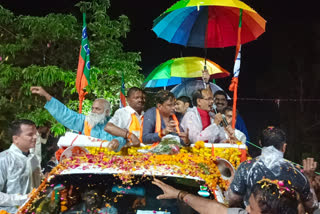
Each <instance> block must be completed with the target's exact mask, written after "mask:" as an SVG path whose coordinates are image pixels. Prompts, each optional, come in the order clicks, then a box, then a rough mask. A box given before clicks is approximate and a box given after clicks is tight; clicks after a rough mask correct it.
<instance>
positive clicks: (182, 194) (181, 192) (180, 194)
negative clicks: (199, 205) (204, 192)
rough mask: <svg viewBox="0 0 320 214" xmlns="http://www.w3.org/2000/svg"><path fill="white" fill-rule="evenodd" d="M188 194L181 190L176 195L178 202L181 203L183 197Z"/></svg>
mask: <svg viewBox="0 0 320 214" xmlns="http://www.w3.org/2000/svg"><path fill="white" fill-rule="evenodd" d="M188 194H189V193H188V192H186V191H183V190H180V192H179V193H178V199H179V200H180V201H183V199H184V197H186V195H188Z"/></svg>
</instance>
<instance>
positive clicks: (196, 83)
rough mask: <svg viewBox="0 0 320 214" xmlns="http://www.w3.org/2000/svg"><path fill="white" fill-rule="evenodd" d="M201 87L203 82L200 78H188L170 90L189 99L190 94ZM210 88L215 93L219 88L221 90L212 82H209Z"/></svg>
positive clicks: (175, 94) (176, 95)
mask: <svg viewBox="0 0 320 214" xmlns="http://www.w3.org/2000/svg"><path fill="white" fill-rule="evenodd" d="M203 88H204V84H203V81H202V80H189V81H185V82H183V83H181V84H179V85H177V86H175V87H174V88H173V89H171V90H170V91H171V92H172V93H173V94H174V96H175V97H177V98H178V97H181V96H187V97H190V99H191V100H192V94H193V93H194V92H195V91H196V90H198V89H203ZM210 88H211V91H212V93H215V92H216V91H219V90H221V91H223V89H222V88H220V87H219V86H218V85H216V84H214V83H210ZM227 99H230V97H229V96H228V95H227Z"/></svg>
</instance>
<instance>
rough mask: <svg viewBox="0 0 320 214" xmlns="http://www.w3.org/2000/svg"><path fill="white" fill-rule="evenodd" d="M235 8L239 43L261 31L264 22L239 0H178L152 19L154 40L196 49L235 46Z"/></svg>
mask: <svg viewBox="0 0 320 214" xmlns="http://www.w3.org/2000/svg"><path fill="white" fill-rule="evenodd" d="M239 9H242V10H243V14H242V30H241V44H245V43H247V42H250V41H252V40H255V39H257V38H258V37H259V36H260V35H261V34H262V33H264V32H265V25H266V21H265V20H264V19H263V18H262V17H261V16H260V15H259V14H258V13H257V12H256V11H254V10H253V9H251V8H250V7H249V6H248V5H246V4H245V3H243V2H241V1H239V0H180V1H178V2H177V3H176V4H174V5H173V6H172V7H170V8H169V9H168V10H166V11H165V12H164V13H163V14H162V15H160V16H159V17H158V18H157V19H155V20H154V23H153V29H152V30H153V31H154V32H155V33H156V34H157V36H158V37H160V38H162V39H164V40H166V41H168V42H170V43H175V44H180V45H184V46H188V47H198V48H222V47H228V46H235V45H236V44H237V39H238V26H239Z"/></svg>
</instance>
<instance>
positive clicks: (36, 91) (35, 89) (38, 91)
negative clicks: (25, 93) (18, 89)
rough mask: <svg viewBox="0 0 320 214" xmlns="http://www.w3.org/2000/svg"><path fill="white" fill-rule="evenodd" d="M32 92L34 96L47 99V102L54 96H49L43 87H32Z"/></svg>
mask: <svg viewBox="0 0 320 214" xmlns="http://www.w3.org/2000/svg"><path fill="white" fill-rule="evenodd" d="M30 91H31V93H32V94H38V95H40V96H42V97H45V98H46V100H47V101H50V100H51V98H52V96H51V95H50V94H48V92H46V91H45V90H44V89H43V88H42V87H40V86H31V87H30Z"/></svg>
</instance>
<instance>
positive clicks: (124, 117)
mask: <svg viewBox="0 0 320 214" xmlns="http://www.w3.org/2000/svg"><path fill="white" fill-rule="evenodd" d="M132 114H135V115H136V116H137V118H138V120H139V123H140V125H142V118H143V114H144V112H141V115H139V114H138V113H137V112H136V111H135V110H134V109H133V108H131V107H130V106H126V107H124V108H120V109H118V110H117V111H116V112H115V113H114V115H113V117H112V118H111V119H110V120H109V123H112V124H113V125H115V126H118V127H119V128H122V129H126V130H128V131H129V127H130V124H131V121H132V117H131V115H132ZM134 134H135V135H136V136H137V137H138V138H139V137H140V133H137V132H134Z"/></svg>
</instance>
